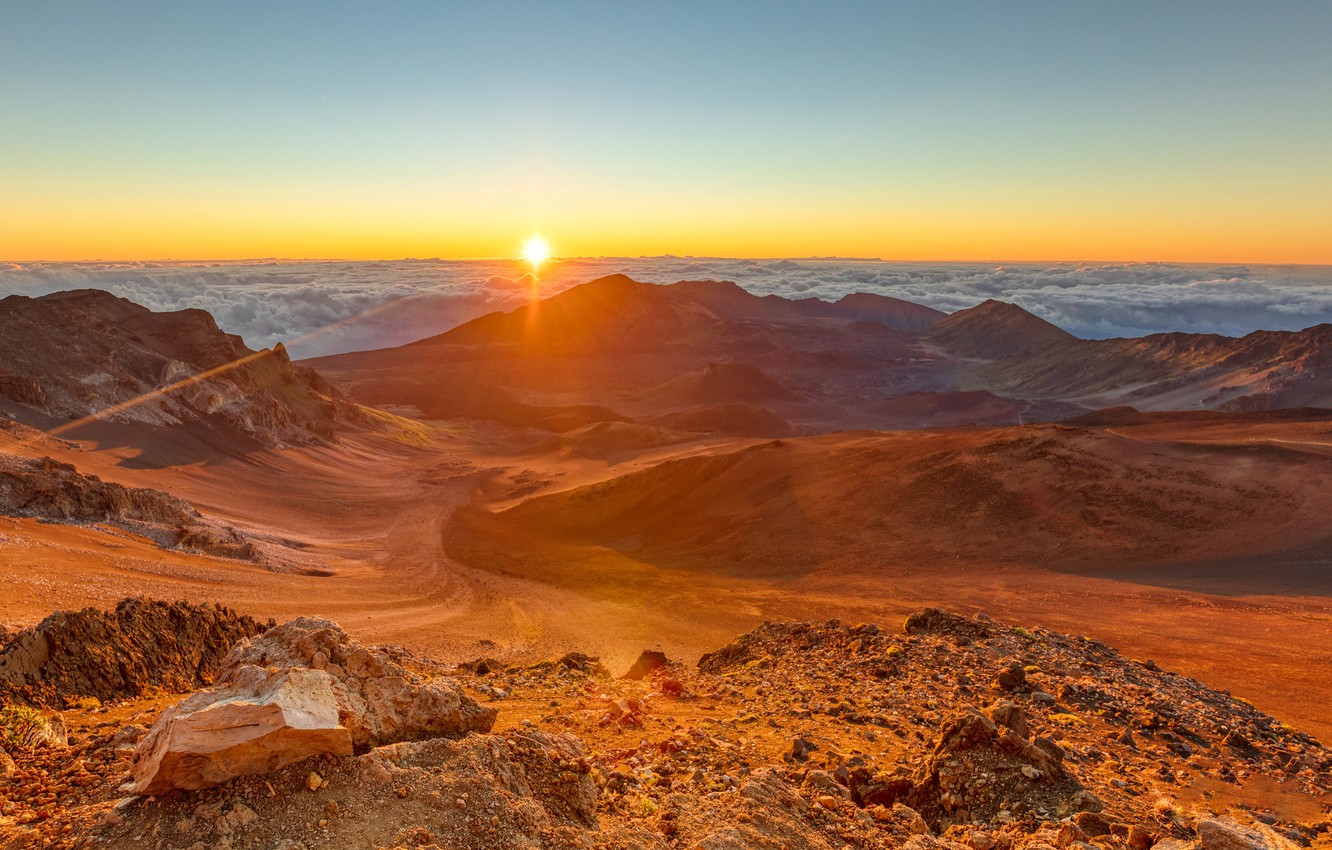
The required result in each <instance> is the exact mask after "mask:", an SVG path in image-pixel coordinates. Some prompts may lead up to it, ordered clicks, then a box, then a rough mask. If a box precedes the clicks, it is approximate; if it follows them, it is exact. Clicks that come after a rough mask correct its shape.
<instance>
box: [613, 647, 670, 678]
mask: <svg viewBox="0 0 1332 850" xmlns="http://www.w3.org/2000/svg"><path fill="white" fill-rule="evenodd" d="M669 663H670V662H669V661H668V660H667V658H666V653H664V652H658V651H657V650H655V649H645V650H643V652H642V653H641V654H640V655H639V656H638V660H637V661H635V662H634V664H633V666H632V667H630V668H629V672H627V673H625V674H624V678H626V679H633V680H635V681H637V680H640V679H646V678H647V677H648V676H651V675H652V673H653V672H654V671H656V670H660V669H661V668H662V667H665V666H666V665H667V664H669Z"/></svg>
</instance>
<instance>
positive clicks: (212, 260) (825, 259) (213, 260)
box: [0, 254, 1332, 271]
mask: <svg viewBox="0 0 1332 850" xmlns="http://www.w3.org/2000/svg"><path fill="white" fill-rule="evenodd" d="M571 260H594V261H609V260H740V261H744V260H750V261H754V262H758V261H768V262H781V261H783V260H790V261H793V262H795V261H803V262H822V263H837V262H841V263H881V264H884V265H891V264H945V263H952V264H960V265H1007V264H1018V263H1021V264H1029V265H1036V264H1060V265H1063V264H1074V263H1076V264H1123V265H1139V266H1150V265H1183V266H1189V265H1217V266H1226V265H1252V266H1299V267H1322V266H1332V258H1329V259H1328V260H1327V261H1324V262H1296V261H1272V260H1130V259H1122V258H1121V259H1111V258H1096V257H1088V258H1082V259H1067V258H1065V259H1055V258H1049V257H1046V258H1036V259H1016V258H1007V259H986V260H961V259H914V258H907V259H884V258H882V257H837V256H831V255H828V256H820V255H804V256H757V255H756V256H722V255H716V254H707V255H703V254H638V255H635V256H629V255H600V256H596V255H575V256H567V257H551V258H549V259H547V260H545V261H544V262H543V263H542V264H541V265H543V266H545V265H549V264H558V263H562V262H569V261H571ZM397 262H414V263H430V262H440V263H446V262H447V263H487V262H488V263H493V262H513V263H522V264H525V265H531V263H530V261H529V260H527V259H524V258H523V257H438V256H436V257H359V258H357V257H273V256H268V257H205V258H196V259H177V258H172V257H156V258H136V259H121V260H116V259H104V258H100V257H94V258H89V259H80V260H47V259H27V260H19V259H8V258H0V263H7V264H10V265H16V266H30V265H90V264H94V263H116V264H130V263H161V264H173V265H184V266H188V265H204V264H222V263H228V264H245V263H397ZM0 271H3V270H2V269H0Z"/></svg>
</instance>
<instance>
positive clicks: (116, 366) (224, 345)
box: [0, 290, 363, 445]
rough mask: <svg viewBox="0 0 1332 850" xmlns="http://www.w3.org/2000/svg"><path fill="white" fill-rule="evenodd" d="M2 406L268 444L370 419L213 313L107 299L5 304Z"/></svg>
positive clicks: (74, 296) (16, 299)
mask: <svg viewBox="0 0 1332 850" xmlns="http://www.w3.org/2000/svg"><path fill="white" fill-rule="evenodd" d="M0 364H3V366H2V367H0V400H5V401H8V402H10V403H13V404H16V405H19V407H17V408H14V410H15V411H16V412H18V411H21V410H22V409H23V408H28V409H31V410H34V411H36V412H38V413H39V414H41V415H44V416H47V417H51V418H53V419H55V420H57V421H59V420H80V419H83V418H85V417H93V416H95V417H97V418H99V419H104V420H109V421H112V422H125V423H134V424H140V425H148V426H168V427H169V426H177V425H183V424H202V425H205V426H209V427H212V428H214V429H219V430H222V431H225V432H228V433H238V434H241V435H244V436H245V437H248V438H251V439H254V440H258V441H259V442H260V443H263V444H267V445H281V444H288V443H305V442H317V441H327V440H329V439H332V437H333V434H334V431H335V429H336V428H338V427H340V426H343V425H346V424H349V423H358V422H362V421H363V417H362V416H361V414H360V412H359V411H358V410H357V408H356V406H355V405H354V404H352V403H351V402H350V401H348V400H347V399H346V398H345V397H344V396H343V395H342V393H341V392H340V391H338V390H336V389H334V388H333V387H332V386H330V385H329V384H327V383H325V382H324V381H323V379H322V378H320V377H319V376H318V375H317V374H316V373H314V372H313V371H311V370H309V369H305V368H301V367H297V366H293V365H292V363H291V361H290V359H289V358H288V357H287V353H286V350H285V349H284V348H283V347H282V346H281V345H278V346H277V347H275V348H273V349H270V350H264V351H253V350H251V349H250V348H247V347H246V346H245V344H244V342H243V341H242V340H241V339H240V337H237V336H234V335H231V334H227V333H224V332H223V331H222V330H220V329H219V328H218V326H217V323H216V322H214V321H213V318H212V316H210V315H209V314H208V313H206V312H204V311H202V310H181V311H177V312H172V313H155V312H153V311H151V310H149V309H147V308H145V307H141V306H139V305H137V304H134V303H133V302H130V301H127V300H125V299H123V298H117V297H116V296H114V295H111V294H109V293H106V292H102V291H100V290H75V291H69V292H57V293H54V294H51V295H45V296H42V297H40V298H27V297H24V296H20V295H11V296H9V297H7V298H4V299H2V300H0Z"/></svg>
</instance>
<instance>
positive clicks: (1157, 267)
mask: <svg viewBox="0 0 1332 850" xmlns="http://www.w3.org/2000/svg"><path fill="white" fill-rule="evenodd" d="M528 272H529V269H528V268H527V267H526V265H525V264H523V263H519V262H514V261H498V260H497V261H480V260H477V261H473V260H466V261H463V260H395V261H383V262H339V261H328V262H304V261H275V260H270V261H249V262H239V263H216V264H199V263H193V264H189V263H181V264H174V263H35V264H26V265H19V264H13V263H0V294H4V295H10V294H19V295H43V294H46V293H49V292H56V291H59V290H64V289H79V288H90V287H91V288H98V289H105V290H108V291H110V292H113V293H115V294H117V295H120V296H123V297H125V298H129V299H130V300H132V301H136V302H138V303H140V304H143V305H144V306H146V307H150V308H152V309H154V310H180V309H184V308H187V307H193V308H200V309H204V310H207V311H209V312H210V313H212V314H213V315H214V316H215V317H216V318H217V321H218V324H220V325H221V326H222V327H223V328H224V329H226V330H227V331H230V332H231V333H236V334H240V335H241V336H242V337H244V338H245V341H246V342H247V343H248V344H249V345H251V346H256V347H269V346H272V345H273V344H275V343H277V342H286V343H287V344H288V346H289V347H290V348H291V351H292V354H293V356H295V357H314V356H318V355H321V354H332V353H337V352H342V351H354V350H358V349H367V348H381V347H384V346H392V345H401V344H403V343H407V342H412V341H414V340H417V339H421V338H423V337H427V336H431V335H433V334H437V333H441V332H443V331H445V330H448V329H449V328H451V327H454V326H456V325H458V324H460V323H462V322H465V321H467V320H468V319H472V318H475V317H476V316H480V315H483V314H485V313H489V312H492V311H495V310H509V309H513V308H514V307H517V306H519V305H520V304H522V303H523V302H524V301H525V300H526V299H528V298H530V297H531V296H532V294H533V293H534V292H539V293H541V294H550V293H554V292H559V291H561V290H563V289H566V288H568V287H570V286H573V285H575V284H578V283H582V282H585V281H588V280H592V279H593V278H596V277H599V276H601V275H606V274H613V273H623V274H627V275H629V276H631V277H633V278H635V279H638V280H644V281H652V282H656V283H670V282H674V281H677V280H700V279H716V280H733V281H735V282H736V283H738V284H739V285H741V286H743V287H744V288H746V289H748V290H750V291H751V292H754V293H756V294H759V295H768V294H775V295H781V296H784V297H788V298H822V299H824V300H829V301H833V300H836V299H838V298H840V297H842V296H843V295H847V294H850V293H852V292H874V293H879V294H882V295H891V296H894V297H897V298H905V299H907V300H909V301H915V302H918V303H921V304H926V305H928V306H931V307H935V308H937V309H940V310H945V311H950V312H951V311H953V310H959V309H962V308H964V307H970V306H973V305H975V304H978V303H980V302H981V301H983V300H985V299H987V298H998V299H1001V300H1005V301H1013V302H1015V303H1017V304H1020V305H1022V306H1023V307H1025V308H1026V309H1028V310H1030V311H1032V312H1033V313H1036V314H1037V315H1039V316H1042V317H1043V318H1045V319H1048V320H1049V321H1051V322H1054V323H1055V324H1057V325H1059V326H1060V327H1063V328H1065V329H1067V330H1069V331H1071V332H1072V333H1074V334H1077V335H1078V336H1082V337H1089V338H1105V337H1115V336H1141V335H1144V334H1149V333H1158V332H1163V331H1188V332H1195V333H1220V334H1226V335H1231V336H1235V335H1241V334H1245V333H1248V332H1250V331H1254V330H1258V329H1272V330H1299V329H1301V328H1305V327H1308V326H1310V325H1315V324H1319V323H1322V322H1332V267H1329V266H1251V267H1237V266H1217V265H1179V264H1157V263H1132V264H1069V263H1065V264H1054V265H1050V264H1019V265H1005V266H995V265H984V264H977V263H885V262H879V261H871V260H837V259H828V258H818V259H808V260H798V259H795V260H793V259H786V260H769V261H765V260H733V259H715V258H695V257H641V258H589V259H571V260H563V261H559V262H555V263H552V264H551V265H550V267H549V268H547V269H545V270H544V274H543V277H542V280H541V281H540V283H539V287H538V286H537V281H535V280H534V279H533V278H532V277H531V275H530V274H529V273H528Z"/></svg>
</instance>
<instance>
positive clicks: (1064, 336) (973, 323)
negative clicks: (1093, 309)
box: [927, 298, 1077, 359]
mask: <svg viewBox="0 0 1332 850" xmlns="http://www.w3.org/2000/svg"><path fill="white" fill-rule="evenodd" d="M927 333H928V334H929V336H930V338H931V339H932V340H933V341H934V342H936V343H938V344H939V345H942V346H943V347H944V348H946V349H948V350H949V351H952V352H953V353H955V354H961V355H963V356H966V357H986V358H992V359H1003V358H1008V357H1015V356H1019V355H1022V354H1026V353H1029V352H1032V351H1037V350H1041V349H1045V348H1049V347H1050V346H1053V345H1059V344H1061V343H1066V342H1069V341H1071V340H1076V339H1077V337H1075V336H1073V334H1071V333H1069V332H1068V331H1066V330H1064V329H1063V328H1061V327H1059V326H1058V325H1055V324H1052V323H1050V322H1047V321H1046V320H1045V319H1042V318H1041V317H1040V316H1037V315H1036V314H1035V313H1031V312H1029V311H1027V310H1024V309H1023V308H1022V307H1020V306H1018V305H1017V304H1013V303H1011V302H1008V301H999V300H997V299H994V298H989V299H986V300H985V301H982V302H981V303H980V304H977V305H976V306H975V307H968V308H966V309H965V310H958V311H957V312H956V313H952V314H951V315H949V316H947V317H945V318H943V319H940V320H939V321H937V322H935V323H934V324H933V325H931V326H930V327H929V329H928V331H927Z"/></svg>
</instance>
